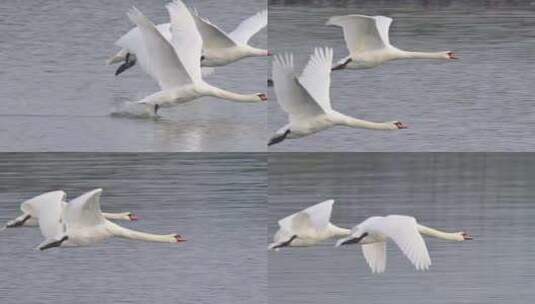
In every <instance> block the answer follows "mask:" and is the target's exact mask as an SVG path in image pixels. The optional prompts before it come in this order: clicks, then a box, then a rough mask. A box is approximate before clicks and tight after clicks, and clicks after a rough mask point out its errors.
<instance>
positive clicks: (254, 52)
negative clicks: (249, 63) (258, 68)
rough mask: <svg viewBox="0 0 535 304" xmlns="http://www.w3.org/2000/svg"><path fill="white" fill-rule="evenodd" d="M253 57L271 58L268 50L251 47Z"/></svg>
mask: <svg viewBox="0 0 535 304" xmlns="http://www.w3.org/2000/svg"><path fill="white" fill-rule="evenodd" d="M249 53H250V54H251V56H269V52H268V50H264V49H259V48H255V47H251V48H250V49H249Z"/></svg>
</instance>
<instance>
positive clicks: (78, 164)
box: [0, 154, 267, 304]
mask: <svg viewBox="0 0 535 304" xmlns="http://www.w3.org/2000/svg"><path fill="white" fill-rule="evenodd" d="M96 187H102V188H104V192H103V195H102V197H101V205H102V208H103V210H105V211H111V212H119V211H133V212H135V213H136V214H138V215H140V216H141V217H142V220H141V221H138V222H131V223H130V222H128V223H127V222H119V224H121V225H124V226H127V227H128V228H131V229H137V230H140V231H147V232H155V233H180V234H181V235H182V236H184V237H185V238H187V239H188V240H189V241H187V242H185V243H182V244H180V245H177V244H162V243H149V242H141V241H131V240H123V239H119V238H112V239H109V240H107V241H105V242H103V243H100V244H97V245H95V246H91V247H76V248H53V249H50V250H47V251H43V252H39V251H38V250H35V247H36V246H37V245H38V244H39V243H40V242H41V241H42V240H43V239H42V236H41V234H40V232H39V229H38V228H36V227H34V228H30V227H27V228H18V229H7V230H4V231H2V232H0V265H1V266H0V302H1V303H51V302H53V303H88V304H89V303H196V304H197V303H229V304H231V303H232V304H234V303H244V304H247V303H253V302H254V303H266V302H267V297H266V293H267V291H266V289H267V274H266V271H267V270H266V264H267V262H266V259H267V257H266V250H265V246H264V244H263V240H264V239H265V234H266V228H265V227H266V205H265V204H266V195H265V194H266V190H265V189H266V166H265V155H261V154H248V155H240V154H218V155H209V154H196V155H186V154H172V155H168V154H150V155H148V154H143V155H136V154H126V155H125V154H111V155H110V154H3V155H2V154H0V223H2V224H1V225H3V224H4V223H5V222H6V221H7V220H9V219H11V218H13V217H14V216H15V215H17V214H18V213H19V204H20V203H21V202H22V201H23V200H25V199H28V198H30V197H32V196H34V195H37V194H39V193H42V192H45V191H50V190H54V189H64V190H65V191H66V192H67V194H68V196H69V198H74V197H75V196H77V195H79V194H81V193H82V192H85V191H88V190H91V189H92V188H96Z"/></svg>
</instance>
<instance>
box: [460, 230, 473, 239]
mask: <svg viewBox="0 0 535 304" xmlns="http://www.w3.org/2000/svg"><path fill="white" fill-rule="evenodd" d="M458 234H459V241H469V240H473V239H474V238H473V237H472V236H471V235H470V234H468V233H466V232H464V231H461V232H459V233H458Z"/></svg>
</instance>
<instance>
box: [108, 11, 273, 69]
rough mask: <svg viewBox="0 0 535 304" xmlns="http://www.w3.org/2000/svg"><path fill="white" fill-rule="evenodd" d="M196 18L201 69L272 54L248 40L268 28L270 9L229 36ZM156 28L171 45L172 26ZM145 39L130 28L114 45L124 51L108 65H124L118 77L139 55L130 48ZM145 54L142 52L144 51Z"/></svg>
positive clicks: (252, 17) (257, 14)
mask: <svg viewBox="0 0 535 304" xmlns="http://www.w3.org/2000/svg"><path fill="white" fill-rule="evenodd" d="M193 18H194V20H195V24H196V25H197V28H198V30H199V32H200V35H201V37H202V39H203V41H204V42H203V50H202V52H203V56H202V57H201V66H202V67H217V66H223V65H227V64H230V63H232V62H235V61H237V60H240V59H242V58H246V57H253V56H268V55H270V53H269V52H268V51H267V50H264V49H259V48H255V47H252V46H250V45H248V41H249V39H250V38H251V37H252V36H254V35H255V34H256V33H257V32H259V31H260V30H261V29H262V28H264V27H265V26H266V25H267V10H263V11H260V12H258V13H256V14H255V15H253V16H251V17H249V18H247V19H245V20H244V21H242V23H240V25H238V27H236V29H234V31H232V32H231V33H229V34H227V33H226V32H224V31H223V30H221V29H220V28H219V27H218V26H216V25H214V24H212V23H211V22H210V21H208V20H207V19H205V18H202V17H200V16H199V15H198V14H197V13H195V14H193ZM156 28H157V30H158V31H159V32H160V34H161V35H162V36H163V37H164V38H165V39H166V40H167V41H169V42H171V39H172V35H171V28H172V25H171V23H163V24H159V25H157V26H156ZM142 40H143V38H142V34H141V32H140V30H139V28H138V27H135V28H133V29H131V30H130V31H129V32H128V33H126V34H125V35H123V36H122V37H121V38H119V39H118V40H117V42H116V43H115V44H116V45H118V46H119V47H121V50H120V51H119V52H118V53H117V54H115V55H114V56H112V57H111V58H110V59H109V60H108V64H113V63H119V62H124V64H123V65H121V66H120V67H119V69H118V70H117V72H116V75H119V74H120V73H122V72H123V71H125V70H126V69H128V68H130V67H132V66H133V65H134V64H135V62H136V53H137V52H139V51H140V50H139V49H137V48H135V49H132V48H131V47H130V46H132V45H139V44H142V43H143V42H142ZM143 51H144V50H141V52H143ZM203 71H204V70H203Z"/></svg>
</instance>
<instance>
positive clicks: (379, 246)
mask: <svg viewBox="0 0 535 304" xmlns="http://www.w3.org/2000/svg"><path fill="white" fill-rule="evenodd" d="M361 247H362V254H363V255H364V258H365V259H366V262H368V265H369V266H370V268H371V270H372V272H373V273H382V272H384V271H385V268H386V242H378V243H371V244H364V245H362V246H361Z"/></svg>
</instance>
